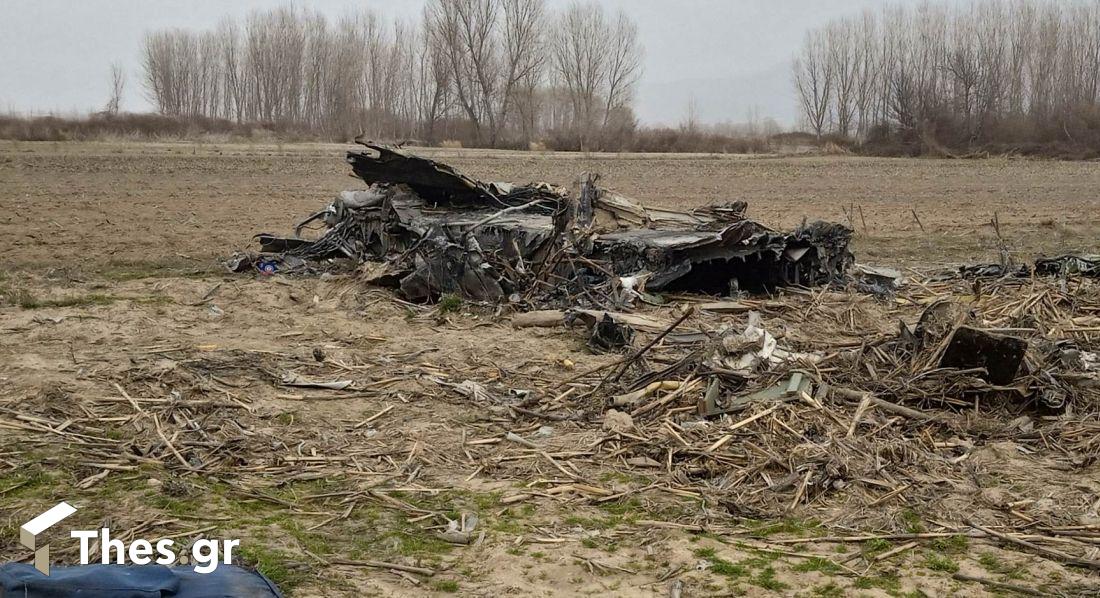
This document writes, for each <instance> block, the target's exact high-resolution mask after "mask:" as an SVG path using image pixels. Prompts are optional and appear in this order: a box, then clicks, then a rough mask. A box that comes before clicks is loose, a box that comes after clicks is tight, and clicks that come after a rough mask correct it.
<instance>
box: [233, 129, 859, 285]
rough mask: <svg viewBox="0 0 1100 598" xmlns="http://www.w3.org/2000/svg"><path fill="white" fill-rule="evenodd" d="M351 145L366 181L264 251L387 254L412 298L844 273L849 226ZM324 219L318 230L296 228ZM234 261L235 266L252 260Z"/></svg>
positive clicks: (370, 258)
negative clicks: (660, 201)
mask: <svg viewBox="0 0 1100 598" xmlns="http://www.w3.org/2000/svg"><path fill="white" fill-rule="evenodd" d="M367 147H368V148H369V150H370V151H356V152H349V153H348V154H347V161H348V163H349V164H350V165H351V167H352V170H353V172H354V173H355V175H356V176H358V177H359V178H360V179H362V180H363V181H364V182H366V183H367V184H368V185H369V187H368V188H367V189H365V190H358V191H345V192H343V193H341V194H340V195H339V197H337V198H336V200H335V201H334V202H332V204H331V205H329V206H328V207H326V208H325V209H324V210H322V211H319V212H317V213H316V214H313V215H311V216H310V217H309V218H307V219H306V220H305V221H303V222H302V223H301V224H299V225H298V227H297V228H296V229H295V234H294V236H292V237H278V236H275V235H270V234H261V235H257V238H258V240H259V241H260V244H261V251H262V253H263V255H261V256H260V259H268V260H273V261H274V262H276V263H278V264H284V265H285V266H286V267H289V268H294V267H298V266H301V265H304V264H305V263H306V262H311V261H312V262H316V261H323V260H331V259H341V258H344V259H350V260H353V261H354V262H382V263H383V264H384V266H382V267H378V268H373V269H372V272H371V274H370V275H369V276H368V278H369V279H370V280H371V281H372V282H375V283H378V284H386V285H392V286H396V287H399V288H400V290H401V292H402V294H403V295H404V296H405V298H407V299H409V300H412V301H430V300H435V299H438V298H439V297H440V296H442V295H445V294H455V295H458V296H461V297H462V298H464V299H468V300H474V301H499V300H502V299H507V300H509V301H512V302H514V303H525V304H528V305H532V306H533V305H536V304H539V305H546V304H551V303H559V304H563V305H565V304H568V305H608V304H612V305H615V304H618V305H623V304H627V305H628V304H630V303H631V302H632V301H633V300H634V299H636V298H638V297H642V296H644V294H645V293H646V292H647V291H669V292H673V291H694V292H704V293H710V294H717V295H726V294H735V293H738V292H740V291H748V292H754V291H763V290H770V289H773V288H775V287H779V286H786V285H804V286H814V285H820V284H825V283H829V282H831V281H834V280H838V279H840V278H841V277H842V276H843V275H844V273H845V271H846V269H847V268H848V266H849V265H850V264H851V262H852V255H851V254H850V253H849V251H848V243H849V240H850V239H851V234H852V231H851V230H850V229H848V228H846V227H844V226H842V225H839V224H832V223H825V222H815V223H812V224H808V225H804V226H802V227H799V228H798V229H797V230H795V231H793V232H779V231H775V230H772V229H770V228H768V227H766V226H764V225H762V224H760V223H757V222H755V221H753V220H750V219H749V218H747V217H746V215H745V210H746V204H745V203H744V202H735V203H731V204H727V205H717V206H708V207H706V208H702V209H696V210H693V211H691V212H678V211H672V210H663V209H654V208H646V207H643V206H642V205H641V204H639V203H638V202H636V201H633V200H631V199H628V198H626V197H623V196H621V195H618V194H616V193H614V192H612V191H610V190H608V189H605V188H602V187H600V186H599V185H598V182H599V181H598V177H595V176H584V177H583V178H582V180H581V181H580V182H579V183H578V184H576V185H575V188H574V189H573V190H566V189H564V188H562V187H557V186H554V185H550V184H547V183H531V184H526V185H515V184H509V183H484V182H481V181H477V180H474V179H472V178H470V177H467V176H465V175H463V174H461V173H459V172H458V171H456V170H455V169H453V168H451V167H450V166H447V165H444V164H439V163H436V162H434V161H432V160H428V159H426V158H423V157H419V156H415V155H411V154H407V153H404V152H400V151H397V150H394V149H391V148H387V147H384V146H380V145H371V144H367ZM314 222H323V223H324V226H325V230H324V232H323V234H321V236H320V237H319V238H317V239H314V240H307V239H303V238H302V237H301V233H302V230H303V229H304V228H305V227H306V226H308V225H310V224H311V223H314ZM250 263H251V261H250V260H248V259H243V260H242V259H238V260H237V261H236V262H235V264H234V265H235V266H236V267H237V268H247V267H248V266H249V264H250Z"/></svg>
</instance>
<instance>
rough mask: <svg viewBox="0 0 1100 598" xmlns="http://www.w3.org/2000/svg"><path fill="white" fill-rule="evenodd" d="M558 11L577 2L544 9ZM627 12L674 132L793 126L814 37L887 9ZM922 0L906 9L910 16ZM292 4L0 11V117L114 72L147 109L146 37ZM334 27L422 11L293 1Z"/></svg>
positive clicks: (403, 5) (69, 98) (724, 3)
mask: <svg viewBox="0 0 1100 598" xmlns="http://www.w3.org/2000/svg"><path fill="white" fill-rule="evenodd" d="M547 1H548V4H549V5H550V7H551V8H559V7H562V6H566V5H567V4H568V3H569V2H570V1H571V0H547ZM599 1H600V3H601V4H603V5H605V6H606V7H607V8H609V9H612V10H615V9H618V8H620V7H621V8H623V9H625V10H626V11H627V12H628V13H629V14H630V15H631V16H633V17H634V19H635V21H636V22H637V23H638V27H639V29H640V33H641V39H642V43H643V44H644V45H645V49H646V55H645V74H644V76H643V79H642V81H641V85H640V89H639V96H638V98H637V101H636V108H637V112H638V116H639V118H640V119H641V120H642V121H643V122H646V123H650V124H655V123H666V124H675V123H676V122H678V120H679V119H680V118H682V116H683V114H684V113H685V111H686V106H687V104H688V101H689V99H690V98H693V97H694V98H695V100H696V103H697V105H698V112H699V115H700V117H701V120H704V121H709V122H719V121H725V120H730V121H741V120H744V119H745V116H746V114H747V113H748V110H749V109H750V108H752V107H754V106H755V107H757V109H758V112H759V113H760V114H761V115H762V116H768V115H770V116H773V117H776V118H778V119H779V120H781V121H783V122H785V123H789V122H790V121H791V120H793V119H794V114H795V107H794V106H795V104H794V97H793V91H792V89H791V84H790V62H791V59H792V57H793V55H794V53H795V51H796V50H797V47H798V45H799V44H800V43H801V41H802V37H803V35H804V34H805V32H806V30H807V29H810V28H813V27H816V26H818V25H820V24H822V23H825V22H827V21H828V20H830V19H831V18H833V17H836V16H842V15H847V14H854V13H858V12H859V11H860V10H861V9H863V8H865V7H880V6H882V5H883V4H885V3H884V2H883V1H882V0H599ZM914 2H915V0H902V2H901V3H902V4H911V3H914ZM285 4H288V2H287V0H232V1H226V0H0V111H17V112H34V113H43V112H60V113H73V112H78V113H85V112H88V111H90V110H97V109H100V108H102V106H103V104H104V102H105V101H106V98H107V92H108V77H109V71H110V65H111V63H112V62H118V63H121V64H122V65H123V66H124V67H125V68H126V70H127V73H128V75H129V80H130V84H129V85H128V89H127V93H126V97H125V99H124V102H123V107H122V108H123V110H129V111H144V110H149V109H150V105H149V103H148V102H147V101H146V100H145V98H144V96H143V92H142V89H141V87H140V81H141V72H140V48H141V38H142V35H143V34H144V33H145V32H146V31H148V30H151V29H159V28H164V27H182V28H194V29H205V28H210V27H213V26H215V25H216V24H217V23H218V21H219V20H221V19H222V18H223V17H225V16H227V15H233V16H236V17H238V18H241V17H244V16H245V15H247V14H248V13H249V12H251V11H253V10H256V9H264V8H271V7H277V6H282V5H285ZM291 4H294V5H296V6H300V7H308V8H312V9H316V10H319V11H321V12H323V13H325V14H327V15H330V16H331V17H333V18H336V17H339V16H340V15H342V14H344V13H346V12H349V11H354V10H357V9H363V8H367V9H371V10H374V11H377V12H379V13H381V14H384V15H387V16H390V17H400V18H405V19H415V18H417V17H418V16H419V14H420V10H421V7H422V6H423V4H424V0H309V1H307V0H298V1H296V2H292V3H291Z"/></svg>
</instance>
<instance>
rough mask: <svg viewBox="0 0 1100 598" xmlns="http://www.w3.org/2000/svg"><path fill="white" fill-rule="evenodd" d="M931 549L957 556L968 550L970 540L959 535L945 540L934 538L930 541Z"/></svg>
mask: <svg viewBox="0 0 1100 598" xmlns="http://www.w3.org/2000/svg"><path fill="white" fill-rule="evenodd" d="M932 548H935V549H936V550H938V551H940V552H946V553H948V554H959V553H961V552H966V551H967V549H969V548H970V539H969V538H967V537H966V536H963V535H959V534H956V535H954V536H948V537H946V538H936V539H935V540H933V541H932Z"/></svg>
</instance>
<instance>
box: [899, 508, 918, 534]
mask: <svg viewBox="0 0 1100 598" xmlns="http://www.w3.org/2000/svg"><path fill="white" fill-rule="evenodd" d="M898 518H899V519H901V523H902V525H904V526H905V531H907V532H909V533H910V534H922V533H924V531H925V529H924V520H922V519H921V516H920V515H918V514H917V512H916V511H914V510H913V509H904V510H902V512H901V513H899V514H898Z"/></svg>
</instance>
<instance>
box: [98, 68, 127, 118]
mask: <svg viewBox="0 0 1100 598" xmlns="http://www.w3.org/2000/svg"><path fill="white" fill-rule="evenodd" d="M125 91H126V71H125V70H123V68H122V65H121V64H118V63H117V62H116V63H114V64H112V65H111V95H110V96H109V97H108V99H107V105H106V106H105V107H104V109H103V111H104V112H106V113H107V114H110V115H112V116H114V115H116V114H118V111H119V108H120V107H121V106H122V94H123V92H125Z"/></svg>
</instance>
